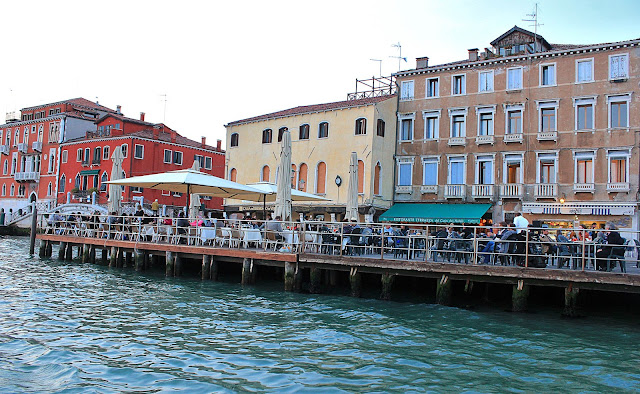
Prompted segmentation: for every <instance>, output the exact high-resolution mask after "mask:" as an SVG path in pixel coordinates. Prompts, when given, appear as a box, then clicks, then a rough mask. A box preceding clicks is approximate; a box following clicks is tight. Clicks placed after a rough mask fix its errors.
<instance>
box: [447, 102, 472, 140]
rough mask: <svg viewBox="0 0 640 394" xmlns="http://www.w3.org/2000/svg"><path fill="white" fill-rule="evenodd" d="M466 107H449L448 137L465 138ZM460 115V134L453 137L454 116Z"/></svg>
mask: <svg viewBox="0 0 640 394" xmlns="http://www.w3.org/2000/svg"><path fill="white" fill-rule="evenodd" d="M467 114H468V109H467V108H449V138H462V137H464V138H466V137H467ZM459 116H462V128H461V129H460V135H459V136H456V137H454V136H453V130H454V127H453V126H454V118H456V117H459Z"/></svg>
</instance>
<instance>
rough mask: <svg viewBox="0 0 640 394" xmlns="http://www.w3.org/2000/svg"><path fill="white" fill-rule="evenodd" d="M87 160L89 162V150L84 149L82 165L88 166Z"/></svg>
mask: <svg viewBox="0 0 640 394" xmlns="http://www.w3.org/2000/svg"><path fill="white" fill-rule="evenodd" d="M89 160H91V149H89V148H85V150H84V154H83V155H82V164H89Z"/></svg>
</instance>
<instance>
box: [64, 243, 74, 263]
mask: <svg viewBox="0 0 640 394" xmlns="http://www.w3.org/2000/svg"><path fill="white" fill-rule="evenodd" d="M64 259H65V260H68V261H71V260H73V244H70V243H68V244H67V250H66V251H65V254H64Z"/></svg>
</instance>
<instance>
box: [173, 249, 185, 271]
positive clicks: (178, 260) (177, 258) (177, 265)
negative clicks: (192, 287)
mask: <svg viewBox="0 0 640 394" xmlns="http://www.w3.org/2000/svg"><path fill="white" fill-rule="evenodd" d="M182 260H183V259H182V256H180V253H175V262H174V263H173V276H182V263H183V261H182Z"/></svg>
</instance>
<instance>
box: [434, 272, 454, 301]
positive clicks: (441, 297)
mask: <svg viewBox="0 0 640 394" xmlns="http://www.w3.org/2000/svg"><path fill="white" fill-rule="evenodd" d="M436 303H438V304H440V305H445V306H448V305H451V281H450V280H449V275H446V274H444V275H442V277H441V278H440V280H439V281H438V285H437V286H436Z"/></svg>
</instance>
